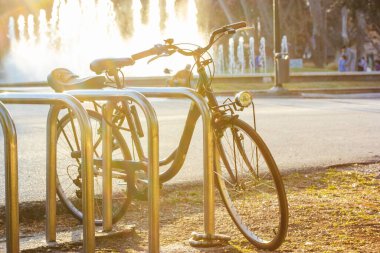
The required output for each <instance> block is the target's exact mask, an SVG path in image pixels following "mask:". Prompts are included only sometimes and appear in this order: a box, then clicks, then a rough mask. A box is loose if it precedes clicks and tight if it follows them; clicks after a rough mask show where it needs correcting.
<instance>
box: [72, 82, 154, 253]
mask: <svg viewBox="0 0 380 253" xmlns="http://www.w3.org/2000/svg"><path fill="white" fill-rule="evenodd" d="M65 93H67V94H70V95H72V96H74V97H76V98H77V99H79V100H81V101H94V100H106V101H121V100H125V99H128V100H133V101H134V102H135V103H137V104H139V105H140V107H141V109H142V110H143V112H144V114H145V117H146V119H147V126H148V127H147V129H148V138H147V140H148V206H149V207H148V212H149V214H148V226H149V246H148V247H149V250H148V252H152V253H155V252H157V253H158V252H160V251H159V250H160V239H159V226H160V218H159V208H160V207H159V204H160V199H159V197H160V183H159V148H158V120H157V116H156V113H155V111H154V109H153V107H152V105H151V104H150V103H149V101H148V100H147V99H146V98H145V97H144V96H143V95H142V94H141V93H139V92H136V91H133V90H71V91H67V92H65ZM110 107H112V106H110V105H109V104H108V105H107V107H106V115H105V116H106V117H110V116H111V115H110ZM105 126H106V127H105V128H103V130H102V131H103V132H102V134H103V138H104V139H103V140H104V143H103V151H105V152H106V153H108V154H105V155H106V156H108V155H109V156H108V157H112V155H111V154H110V153H111V139H112V137H111V136H110V135H111V132H112V131H111V129H110V127H109V126H108V124H105ZM107 168H109V169H107ZM103 169H104V170H105V173H104V178H103V181H105V182H106V183H105V182H103V183H105V184H103V191H104V193H105V194H104V196H103V200H104V203H105V204H104V205H103V229H104V230H105V231H107V230H111V229H112V189H111V187H112V177H111V175H110V171H111V165H110V163H109V161H108V162H107V161H106V159H105V157H104V156H103ZM107 182H108V183H107ZM106 203H108V204H106Z"/></svg>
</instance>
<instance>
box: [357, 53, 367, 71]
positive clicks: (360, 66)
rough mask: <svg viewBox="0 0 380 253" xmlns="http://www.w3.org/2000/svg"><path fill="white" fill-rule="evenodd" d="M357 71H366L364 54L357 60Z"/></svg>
mask: <svg viewBox="0 0 380 253" xmlns="http://www.w3.org/2000/svg"><path fill="white" fill-rule="evenodd" d="M358 71H367V61H366V59H365V57H364V56H362V57H361V58H360V59H359V61H358Z"/></svg>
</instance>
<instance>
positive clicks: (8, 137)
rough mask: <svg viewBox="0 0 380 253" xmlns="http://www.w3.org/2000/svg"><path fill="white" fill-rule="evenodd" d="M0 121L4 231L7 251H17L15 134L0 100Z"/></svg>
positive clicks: (10, 118) (9, 117) (14, 129)
mask: <svg viewBox="0 0 380 253" xmlns="http://www.w3.org/2000/svg"><path fill="white" fill-rule="evenodd" d="M0 122H1V126H2V129H3V135H4V156H5V157H4V163H5V231H6V232H5V233H6V240H7V242H6V243H7V252H19V251H20V241H19V208H18V167H17V134H16V127H15V125H14V123H13V120H12V117H11V115H10V114H9V112H8V110H7V109H6V108H5V106H4V105H3V103H1V102H0Z"/></svg>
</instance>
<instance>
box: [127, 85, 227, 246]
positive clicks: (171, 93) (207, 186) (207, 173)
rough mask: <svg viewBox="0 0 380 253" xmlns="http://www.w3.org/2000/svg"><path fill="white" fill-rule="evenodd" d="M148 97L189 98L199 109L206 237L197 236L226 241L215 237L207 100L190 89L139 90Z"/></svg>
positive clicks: (213, 191) (211, 135)
mask: <svg viewBox="0 0 380 253" xmlns="http://www.w3.org/2000/svg"><path fill="white" fill-rule="evenodd" d="M130 89H133V90H135V91H138V92H141V93H142V94H144V95H145V96H147V97H165V98H188V99H190V100H192V101H193V102H194V104H195V105H196V106H197V107H198V109H199V111H200V113H201V116H202V121H203V166H204V178H203V180H204V197H203V198H204V232H205V234H204V235H200V236H197V238H202V239H206V240H209V241H210V243H211V244H212V242H211V241H212V240H219V239H221V240H224V238H222V237H221V238H218V236H215V187H214V162H213V161H214V152H213V150H214V149H213V148H214V147H213V145H214V143H213V133H212V128H211V115H210V112H209V108H208V106H207V103H206V101H205V99H204V98H203V97H202V96H200V95H199V94H198V93H197V92H196V91H194V90H192V89H189V88H137V87H130Z"/></svg>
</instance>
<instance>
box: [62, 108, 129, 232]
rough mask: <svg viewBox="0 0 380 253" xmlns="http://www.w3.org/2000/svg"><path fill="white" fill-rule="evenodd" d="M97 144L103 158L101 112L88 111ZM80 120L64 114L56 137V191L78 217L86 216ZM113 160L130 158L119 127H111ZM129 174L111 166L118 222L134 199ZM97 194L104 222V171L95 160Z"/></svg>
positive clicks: (97, 210)
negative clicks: (83, 195)
mask: <svg viewBox="0 0 380 253" xmlns="http://www.w3.org/2000/svg"><path fill="white" fill-rule="evenodd" d="M87 113H88V116H89V119H90V122H91V127H92V141H93V145H94V159H98V160H100V159H101V158H102V131H101V124H102V115H101V114H99V113H97V112H95V111H91V110H88V111H87ZM79 130H80V128H79V123H78V121H77V120H76V118H74V116H73V114H72V113H68V114H66V115H65V116H63V117H62V119H61V120H60V121H59V123H58V132H57V135H58V138H57V194H58V196H59V198H60V200H61V201H62V203H63V204H64V205H65V206H66V207H67V209H68V210H69V211H70V212H71V213H72V214H73V216H74V217H75V218H77V219H78V220H82V219H83V213H82V183H83V181H82V175H81V170H82V162H81V160H82V159H81V157H80V154H81V145H80V131H79ZM112 137H113V138H112V142H113V144H112V145H113V147H112V160H114V159H124V160H130V159H131V158H130V153H129V149H128V147H127V145H126V143H125V141H124V139H123V136H122V135H121V133H120V132H119V131H118V130H117V129H113V131H112ZM130 187H131V185H128V180H127V174H126V172H123V171H116V170H114V169H113V170H112V221H113V223H116V222H117V221H118V220H119V219H120V218H121V217H122V216H123V214H124V213H125V212H126V209H127V207H128V205H129V204H130V202H131V199H132V196H131V195H132V194H131V193H132V192H133V190H131V189H129V188H130ZM94 194H95V196H94V198H95V201H94V202H95V203H94V204H95V224H96V225H102V223H103V213H102V210H103V171H102V168H101V166H96V165H95V163H94Z"/></svg>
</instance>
